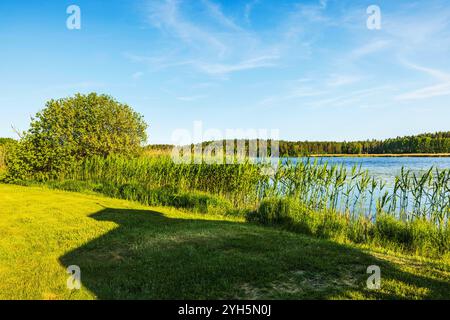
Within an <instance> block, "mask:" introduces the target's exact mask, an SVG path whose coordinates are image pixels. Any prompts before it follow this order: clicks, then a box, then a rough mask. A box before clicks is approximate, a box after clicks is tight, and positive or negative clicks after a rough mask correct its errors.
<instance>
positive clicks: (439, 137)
mask: <svg viewBox="0 0 450 320" xmlns="http://www.w3.org/2000/svg"><path fill="white" fill-rule="evenodd" d="M238 141H242V140H234V143H235V146H236V145H237V144H238ZM252 141H253V142H254V140H252ZM213 142H214V141H207V142H203V143H202V149H205V148H206V147H207V146H208V145H210V144H211V143H213ZM250 142H251V141H249V140H246V141H245V148H246V150H247V151H248V148H249V145H250ZM278 143H279V154H280V156H282V157H298V156H305V155H319V154H409V153H431V154H436V153H450V131H447V132H436V133H424V134H419V135H414V136H404V137H397V138H391V139H386V140H365V141H349V142H347V141H344V142H336V141H284V140H281V141H279V142H278ZM271 144H272V141H268V143H267V146H268V149H269V150H268V154H270V152H271V150H270V146H271ZM226 145H227V141H223V147H224V148H225V147H226ZM258 145H259V144H258ZM173 147H174V146H173V145H169V144H164V145H148V146H147V147H145V149H146V150H148V151H150V150H152V151H154V150H159V151H164V152H167V153H169V152H170V151H171V150H172V148H173ZM191 148H192V151H194V149H195V145H191Z"/></svg>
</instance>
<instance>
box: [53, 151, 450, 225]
mask: <svg viewBox="0 0 450 320" xmlns="http://www.w3.org/2000/svg"><path fill="white" fill-rule="evenodd" d="M266 169H267V165H264V164H255V163H251V162H250V161H246V162H244V163H236V164H206V163H199V164H177V163H174V162H173V161H172V160H171V158H170V157H165V156H162V157H141V158H134V159H128V158H125V157H121V156H110V157H107V158H102V157H93V158H89V159H87V160H85V161H84V162H83V163H81V165H77V166H76V167H74V168H73V169H72V170H71V171H70V172H69V173H68V174H66V175H65V176H64V177H61V178H62V179H70V180H78V181H91V182H94V183H108V184H112V185H117V186H123V185H134V186H139V187H140V188H141V189H143V190H154V189H161V188H164V189H166V190H171V191H172V192H175V193H177V192H178V193H179V192H194V191H200V192H205V193H208V194H211V195H215V196H220V197H222V198H224V199H226V200H227V201H229V202H230V203H231V204H232V205H233V206H234V207H235V208H239V209H245V208H246V209H256V208H257V207H258V206H259V204H260V203H261V201H262V200H263V199H267V198H289V199H294V200H295V201H297V202H298V203H301V204H302V206H304V207H305V208H308V209H310V210H317V211H323V210H327V211H333V212H336V213H338V214H341V215H345V216H347V217H349V218H350V219H357V218H359V217H365V218H367V219H368V220H370V221H373V220H374V219H376V216H377V215H379V214H381V213H383V214H388V215H390V216H392V217H394V218H396V219H398V220H401V221H413V220H415V219H421V220H427V221H430V222H432V223H434V224H436V225H437V226H445V227H446V226H447V224H448V218H449V216H450V170H448V169H446V170H439V169H436V168H430V169H429V170H427V171H426V172H424V173H416V172H412V171H410V170H408V169H402V170H401V174H400V175H399V176H397V177H396V178H395V183H394V185H393V186H387V185H386V183H385V182H384V181H382V180H380V179H375V178H373V177H371V176H370V174H369V172H368V171H367V170H364V169H362V168H361V167H358V166H354V167H352V168H350V169H348V168H347V167H345V166H344V165H343V164H341V165H328V164H326V163H323V164H320V163H318V161H317V160H316V161H311V160H306V161H298V162H296V163H293V162H290V161H288V162H280V163H279V164H278V167H277V169H276V170H275V171H274V173H273V174H272V175H267V174H266V172H267V170H266Z"/></svg>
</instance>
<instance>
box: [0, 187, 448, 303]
mask: <svg viewBox="0 0 450 320" xmlns="http://www.w3.org/2000/svg"><path fill="white" fill-rule="evenodd" d="M69 265H78V266H79V267H80V268H81V280H82V283H83V286H82V289H81V290H75V291H70V290H69V289H67V287H66V281H67V277H68V274H67V273H66V268H67V266H69ZM369 265H378V266H380V268H381V276H382V279H381V289H380V290H369V289H367V288H366V280H367V277H368V276H369V275H368V274H367V273H366V269H367V267H368V266H369ZM0 279H1V281H0V299H222V298H224V299H229V298H242V299H280V298H283V299H336V298H358V299H397V298H412V299H416V298H417V299H422V298H446V299H450V266H449V265H448V264H447V263H444V262H437V261H430V260H423V259H420V260H419V259H416V258H412V257H405V256H399V255H395V256H394V255H392V254H387V253H382V252H380V251H368V250H363V249H362V248H358V247H355V246H345V245H341V244H336V243H333V242H330V241H325V240H317V239H312V238H309V237H306V236H302V235H299V234H294V233H290V232H286V231H281V230H277V229H273V228H266V227H260V226H256V225H252V224H247V223H244V222H243V221H241V220H239V219H236V218H224V217H220V216H216V217H212V216H204V215H199V214H192V213H185V212H182V211H178V210H175V209H170V208H150V207H145V206H141V205H139V204H136V203H132V202H128V201H122V200H115V199H109V198H105V197H102V196H97V195H85V194H77V193H69V192H61V191H54V190H49V189H45V188H34V187H33V188H31V187H28V188H27V187H19V186H10V185H0Z"/></svg>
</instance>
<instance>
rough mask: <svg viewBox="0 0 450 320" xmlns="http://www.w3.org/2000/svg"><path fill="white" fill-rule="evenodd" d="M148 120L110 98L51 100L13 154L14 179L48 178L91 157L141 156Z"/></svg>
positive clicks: (11, 172)
mask: <svg viewBox="0 0 450 320" xmlns="http://www.w3.org/2000/svg"><path fill="white" fill-rule="evenodd" d="M146 129H147V124H146V123H145V122H144V120H143V117H142V116H141V115H140V114H138V113H136V112H135V111H134V110H133V109H132V108H130V107H129V106H128V105H126V104H121V103H119V102H117V101H116V100H114V99H113V98H112V97H110V96H107V95H98V94H96V93H91V94H88V95H82V94H77V95H75V96H74V97H69V98H64V99H59V100H50V101H48V102H47V104H46V107H45V108H44V109H43V110H42V111H40V112H39V113H37V114H36V116H35V117H34V118H32V120H31V124H30V128H29V130H28V131H27V132H25V133H24V134H23V136H22V139H21V140H20V142H19V143H18V144H17V146H16V147H14V148H12V150H10V152H8V156H7V159H6V160H7V165H8V171H9V174H8V175H9V176H10V177H11V178H12V179H24V178H29V177H33V178H37V179H46V178H49V177H52V176H53V175H56V174H58V175H60V174H61V173H64V171H67V170H69V168H70V167H71V166H72V165H74V164H76V163H78V162H79V161H81V160H82V159H84V158H86V157H90V156H103V157H106V156H108V155H110V154H123V155H136V154H137V153H139V152H140V150H141V146H142V144H143V143H145V142H146V140H147V135H146Z"/></svg>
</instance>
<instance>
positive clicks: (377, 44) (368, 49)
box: [350, 39, 390, 59]
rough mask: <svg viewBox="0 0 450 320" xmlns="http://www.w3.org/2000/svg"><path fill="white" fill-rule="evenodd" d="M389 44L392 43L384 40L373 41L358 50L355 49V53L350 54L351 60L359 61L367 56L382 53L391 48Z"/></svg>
mask: <svg viewBox="0 0 450 320" xmlns="http://www.w3.org/2000/svg"><path fill="white" fill-rule="evenodd" d="M389 44H390V42H389V41H388V40H384V39H381V40H376V41H371V42H369V43H367V44H364V45H362V46H360V47H358V48H356V49H353V51H352V52H351V53H350V58H352V59H359V58H362V57H365V56H367V55H370V54H373V53H375V52H379V51H382V50H384V49H386V48H387V47H388V46H389Z"/></svg>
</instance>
